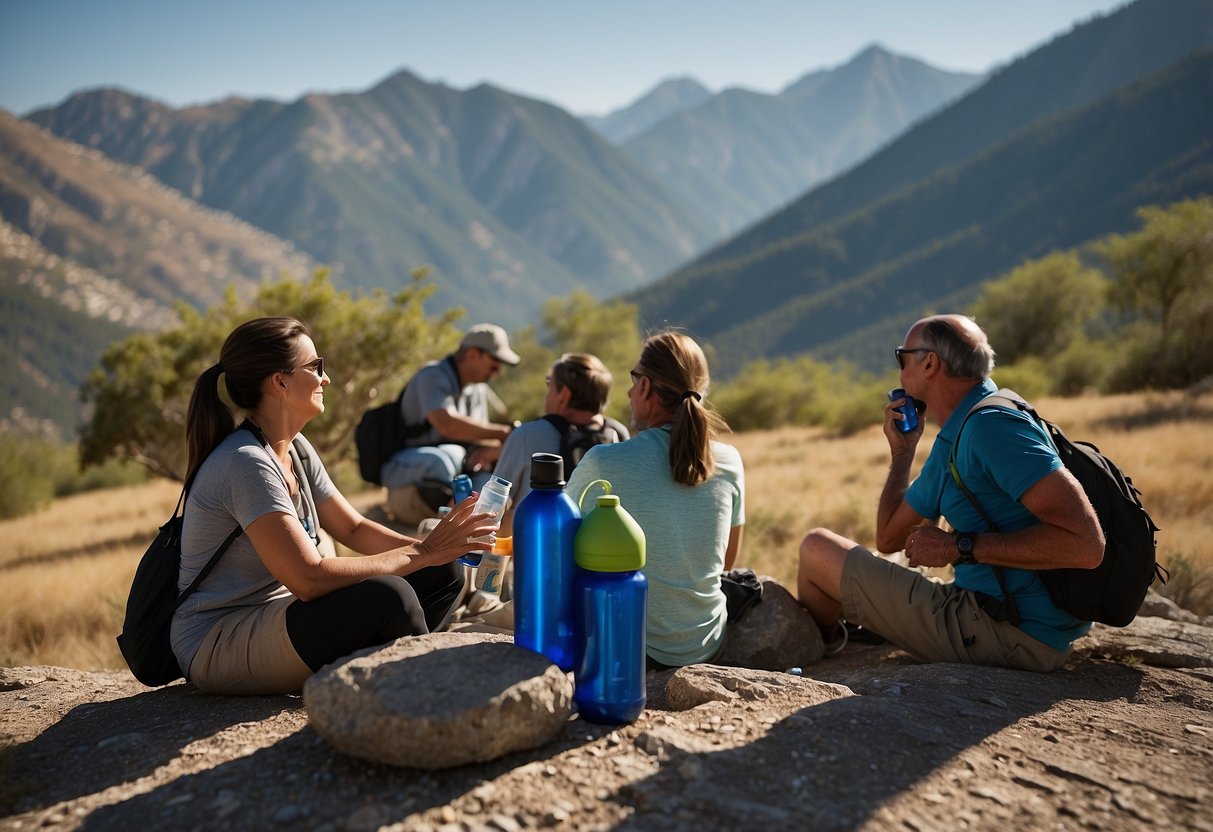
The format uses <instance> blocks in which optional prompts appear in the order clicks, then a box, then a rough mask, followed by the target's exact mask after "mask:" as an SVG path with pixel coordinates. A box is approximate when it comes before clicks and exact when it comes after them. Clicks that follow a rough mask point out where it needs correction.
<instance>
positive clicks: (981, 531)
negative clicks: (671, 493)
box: [797, 315, 1104, 671]
mask: <svg viewBox="0 0 1213 832" xmlns="http://www.w3.org/2000/svg"><path fill="white" fill-rule="evenodd" d="M895 354H896V358H897V362H898V365H899V366H900V368H901V386H902V387H903V388H905V391H906V394H907V395H908V396H911V397H913V398H914V399H915V400H916V401H918V402H920V403H921V404H922V405H925V408H926V409H925V414H927V415H930V416H933V417H934V418H935V419H936V420H937V421H938V422H939V424H940V431H939V435H938V437H937V438H936V440H935V444H934V445H933V446H932V448H931V451H930V453H929V454H928V456H927V459H926V461H925V463H924V464H923V467H922V470H921V472H920V473H919V475H918V477H917V478H916V479H915V480H914V481H913V482H912V483H911V482H910V481H909V475H910V470H911V467H912V465H913V462H914V456H915V452H916V450H917V446H918V441H919V439H921V438H922V430H923V428H922V425H921V424H920V425H919V426H918V427H916V428H914V429H913V430H911V431H909V432H908V433H903V432H902V431H900V430H898V428H897V426H896V424H895V422H896V421H898V420H900V419H901V418H902V417H901V414H900V413H898V412H897V407H898V406H899V405H901V404H902V401H901V400H897V401H892V402H889V403H887V404H886V405H885V422H884V433H885V437H886V438H887V439H888V442H889V448H890V451H891V455H892V461H891V464H890V467H889V475H888V479H887V480H886V482H885V486H884V489H883V491H882V492H881V496H880V503H879V507H878V509H877V516H876V542H877V547H878V548H879V549H880V551H882V552H895V551H899V550H904V551H905V554H906V557H907V558H908V560H909V563H910V566H912V567H919V566H926V567H938V566H946V565H948V564H951V565H953V566H954V572H955V580H954V581H953V582H952V583H946V584H941V583H937V582H935V581H931V580H930V579H928V578H926V577H925V576H923V575H921V574H919V573H918V572H915V571H914V570H912V569H906V568H904V567H901V566H899V565H897V564H895V563H893V562H891V561H887V560H883V559H881V558H878V557H876V556H875V555H873V554H872V553H871V552H870V551H868V550H867V549H865V548H864V547H862V546H860V545H858V544H857V543H855V542H854V541H852V540H847V539H846V538H844V537H842V536H841V535H838V534H835V533H834V532H831V531H829V530H827V529H815V530H813V531H812V532H810V533H809V535H808V536H807V537H806V538H805V539H804V542H803V543H802V544H801V547H800V565H799V574H798V578H797V589H798V595H799V600H800V602H801V604H803V605H804V606H806V607H807V608H808V609H809V611H810V612H811V613H812V614H813V617H814V619H816V621H817V623H818V624H819V625H820V626H821V627H822V631H823V635H824V636H825V637H826V639H827V642H828V643H834V644H838V642H840V641H843V640H844V639H845V635H846V632H847V630H846V626H847V622H850V623H851V624H853V625H854V624H857V625H860V626H862V627H864V628H867V629H868V630H871V631H873V632H875V633H878V634H879V635H882V636H884V637H885V638H887V639H888V640H889V641H892V642H893V643H895V644H897V645H898V646H900V647H902V648H904V649H905V650H907V651H908V652H910V653H911V654H913V655H915V656H917V657H918V658H921V659H924V660H926V661H953V662H967V663H973V664H985V665H995V666H1003V667H1012V668H1019V669H1024V670H1038V671H1050V670H1055V669H1057V668H1058V667H1060V666H1061V665H1062V664H1064V663H1065V660H1066V657H1067V656H1068V655H1069V652H1070V647H1071V644H1072V642H1073V641H1074V640H1075V639H1076V638H1078V637H1079V636H1081V635H1083V634H1084V633H1086V632H1087V630H1089V629H1090V626H1091V625H1090V622H1086V621H1080V620H1078V619H1076V618H1074V617H1073V616H1072V615H1070V614H1069V613H1067V612H1065V611H1063V610H1061V609H1059V608H1058V607H1057V606H1056V605H1055V604H1054V603H1053V601H1052V599H1051V597H1050V596H1049V593H1048V590H1047V589H1046V588H1045V586H1044V584H1043V583H1042V582H1041V580H1040V577H1039V575H1038V574H1037V573H1038V572H1039V571H1040V570H1043V569H1061V568H1076V569H1085V568H1093V567H1095V566H1098V565H1099V563H1100V561H1101V560H1102V559H1103V546H1104V538H1103V532H1102V531H1101V529H1100V526H1099V521H1098V519H1097V518H1096V516H1095V511H1094V509H1093V508H1092V507H1091V504H1090V502H1089V501H1088V500H1087V497H1086V494H1084V493H1083V490H1082V487H1081V486H1080V485H1079V484H1078V481H1077V480H1075V479H1074V477H1073V476H1072V475H1071V474H1070V472H1069V471H1067V470H1066V468H1065V467H1064V466H1063V465H1062V462H1061V459H1060V458H1059V457H1058V455H1057V451H1056V449H1055V448H1054V447H1053V445H1052V443H1051V442H1050V440H1049V437H1048V435H1047V434H1046V433H1045V431H1044V429H1043V428H1042V427H1041V426H1040V425H1039V424H1037V423H1036V422H1035V421H1034V420H1033V419H1032V418H1031V417H1030V416H1028V415H1027V414H1025V413H1022V412H1020V411H1018V410H1014V411H1012V410H1010V409H1008V408H1003V407H997V408H990V409H988V410H982V411H979V412H978V413H975V414H973V416H972V417H971V418H970V419H969V421H968V424H967V425H966V426H965V429H964V431H963V433H962V434H961V436H960V443H959V445H958V446H957V448H956V466H957V469H958V472H959V474H960V478H961V480H962V481H963V482H964V483H965V485H966V486H967V487H968V488H969V490H970V491H971V492H972V493H973V496H974V497H975V498H976V500H977V501H978V502H979V503H980V505H981V506H982V507H983V509H984V510H985V511H986V513H987V515H989V517H990V519H991V520H992V521H993V522H994V523H995V524H996V526H997V527H998V529H999V531H993V530H991V529H990V528H989V527H988V526H987V524H986V522H985V520H984V519H983V518H982V517H981V514H980V513H979V512H978V510H977V509H976V508H975V507H974V506H973V504H972V502H970V500H969V499H968V498H967V497H966V496H965V494H964V492H962V491H961V490H960V488H959V487H958V486H957V485H956V483H955V481H954V480H953V478H952V476H951V474H950V472H949V470H948V460H949V458H950V456H951V452H952V448H953V445H954V444H955V443H956V439H957V434H958V433H960V426H961V424H962V423H963V422H964V420H965V416H966V415H967V414H968V413H969V410H970V409H971V408H972V406H973V405H974V404H976V403H977V402H979V401H981V400H982V399H984V398H986V397H987V396H990V395H992V394H993V393H995V392H996V390H997V386H996V385H995V384H994V382H993V381H991V379H990V373H991V372H992V371H993V369H994V351H993V349H992V348H991V347H990V344H989V342H988V340H987V338H986V335H985V333H984V332H983V331H982V330H981V328H980V327H978V326H977V324H976V323H975V322H974V321H973V320H972V319H970V318H966V317H963V316H960V315H938V316H933V317H930V318H925V319H923V320H920V321H918V322H917V323H915V324H914V325H913V326H912V327H911V328H910V330H909V332H907V333H906V337H905V342H904V345H903V346H900V347H898V348H897V349H896V351H895ZM941 517H942V518H944V519H946V520H947V522H948V525H949V526H951V527H952V529H954V530H955V531H952V532H948V531H944V530H943V529H941V528H939V527H938V525H937V524H938V521H939V519H940V518H941ZM995 567H1000V568H1001V572H1002V582H1001V584H1000V582H999V579H998V576H997V574H996V571H995ZM1008 594H1009V595H1010V596H1011V598H1010V603H1008V599H1007V598H1006V595H1008ZM1010 609H1014V610H1016V611H1017V612H1018V619H1019V620H1018V622H1017V623H1014V616H1013V615H1008V611H1009V610H1010ZM840 619H841V620H840Z"/></svg>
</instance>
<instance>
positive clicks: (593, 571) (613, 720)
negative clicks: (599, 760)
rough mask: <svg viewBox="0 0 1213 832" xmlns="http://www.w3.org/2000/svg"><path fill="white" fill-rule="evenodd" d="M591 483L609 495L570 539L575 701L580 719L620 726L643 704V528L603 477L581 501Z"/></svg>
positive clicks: (645, 590) (645, 592) (646, 587)
mask: <svg viewBox="0 0 1213 832" xmlns="http://www.w3.org/2000/svg"><path fill="white" fill-rule="evenodd" d="M596 484H600V485H602V487H603V490H604V491H606V492H607V493H605V494H603V495H602V496H600V497H598V500H597V505H596V506H595V508H594V509H593V510H592V511H591V512H590V513H589V514H587V515H585V517H584V518H583V519H582V521H581V528H579V529H578V530H577V535H576V536H575V537H574V539H573V558H574V561H575V562H576V564H577V570H576V574H575V576H574V578H573V616H574V617H573V622H574V627H573V634H574V645H575V663H574V668H573V672H574V679H575V680H576V683H577V684H576V688H575V689H574V693H573V699H574V701H575V702H576V703H577V710H578V713H580V715H581V717H582V718H583V719H586V720H589V721H590V722H597V723H601V724H605V725H623V724H625V723H628V722H633V721H635V719H636V718H637V717H639V716H640V714H641V713H642V712H643V711H644V706H645V683H644V675H645V627H646V626H647V618H648V596H649V584H648V580H647V579H646V578H645V576H644V572H642V571H641V569H642V568H643V567H644V556H645V539H644V530H643V529H641V528H640V524H639V523H637V522H636V520H635V519H634V518H633V517H632V515H630V514H628V513H627V511H625V510H624V508H623V507H622V506H621V505H620V504H619V497H618V495H615V494H612V493H610V492H611V484H610V483H609V482H607V481H606V480H595V481H594V482H592V483H590V484H589V486H587V487H586V490H585V492H583V493H582V495H581V500H582V502H584V501H585V497H586V493H588V492H589V489H590V488H592V487H593V486H594V485H596Z"/></svg>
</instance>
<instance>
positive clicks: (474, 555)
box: [451, 474, 481, 566]
mask: <svg viewBox="0 0 1213 832" xmlns="http://www.w3.org/2000/svg"><path fill="white" fill-rule="evenodd" d="M451 493H452V494H453V497H452V499H451V502H452V503H454V504H455V505H459V504H460V503H462V502H463V501H464V500H466V499H467V498H468V497H471V496H472V478H471V477H469V476H468V475H467V474H456V475H455V478H454V479H453V480H451ZM480 557H481V555H480V552H468V553H467V554H466V555H460V556H459V562H460V563H462V564H464V565H466V566H479V565H480Z"/></svg>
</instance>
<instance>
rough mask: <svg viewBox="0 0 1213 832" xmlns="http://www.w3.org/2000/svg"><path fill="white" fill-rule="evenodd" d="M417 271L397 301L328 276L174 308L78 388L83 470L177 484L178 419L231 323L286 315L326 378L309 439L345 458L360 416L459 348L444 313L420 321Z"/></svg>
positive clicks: (422, 291) (423, 294)
mask: <svg viewBox="0 0 1213 832" xmlns="http://www.w3.org/2000/svg"><path fill="white" fill-rule="evenodd" d="M425 280H426V272H425V271H424V270H418V271H417V272H414V274H413V282H412V283H411V284H410V285H409V286H407V287H406V288H405V289H404V290H403V291H401V292H400V293H399V294H397V295H395V296H393V297H390V298H389V297H388V296H387V295H386V294H385V293H384V292H382V291H375V292H373V293H371V294H370V295H367V296H361V297H354V296H352V295H351V294H350V293H348V292H342V291H337V290H336V289H335V288H334V286H333V284H332V282H331V281H330V279H329V273H328V271H327V270H325V269H321V270H318V271H317V272H316V273H315V274H314V275H313V276H312V278H311V279H310V280H308V281H307V282H302V283H301V282H298V281H294V280H290V279H286V280H282V281H279V282H275V283H268V284H265V285H263V286H262V287H261V288H260V289H259V290H258V292H257V294H256V296H255V297H254V298H253V299H252V300H251V301H250V302H248V303H242V302H241V301H240V300H239V299H238V298H237V297H236V295H235V292H234V291H231V290H229V292H228V294H227V297H226V298H225V300H224V301H223V302H222V303H220V304H218V305H216V306H214V307H212V308H210V309H208V310H206V311H205V312H199V311H197V310H195V309H193V308H191V307H189V306H187V305H185V304H179V305H178V307H177V313H178V315H179V316H180V318H181V326H180V327H178V328H176V329H172V330H167V331H164V332H158V333H141V334H137V335H132V336H130V337H129V338H127V339H125V340H123V341H121V342H119V343H117V344H115V345H114V346H112V347H111V348H110V349H108V350H107V351H106V352H105V354H104V355H103V356H102V359H101V366H100V368H98V369H96V370H94V371H93V373H92V374H91V375H90V377H89V379H88V381H87V382H86V383H85V385H84V386H83V388H82V391H81V395H82V397H83V399H84V401H85V402H86V404H88V405H90V406H91V409H92V417H91V419H90V420H89V422H88V424H87V425H86V426H85V428H84V431H83V433H82V437H81V444H80V454H81V464H82V465H83V466H89V465H97V464H100V463H102V462H105V461H106V460H107V459H111V458H118V459H130V460H134V461H137V462H140V463H142V464H143V465H146V466H147V467H148V468H149V469H150V470H152V471H153V472H155V473H157V474H160V475H163V476H167V477H171V478H174V479H180V478H181V477H182V475H183V472H184V470H185V414H186V409H187V407H188V404H189V397H190V394H191V392H192V391H193V386H194V382H195V380H196V379H197V377H198V375H199V373H201V372H202V371H203V370H204V369H206V367H208V366H210V365H211V364H213V363H214V362H215V361H216V360H217V359H218V356H219V348H220V346H221V345H222V344H223V340H224V338H226V337H227V335H228V333H229V332H231V330H232V329H234V328H235V327H236V326H237V325H238V324H240V323H241V322H243V321H246V320H249V319H250V318H255V317H260V316H263V315H290V316H293V317H296V318H298V319H300V320H301V321H303V322H304V323H306V324H307V326H308V328H309V329H310V330H311V332H312V336H313V338H314V339H315V341H316V346H317V348H318V350H319V351H320V354H321V355H323V356H324V357H325V369H326V372H328V374H329V376H330V378H331V379H332V384H331V385H330V386H329V388H328V393H327V395H326V396H325V413H324V414H323V415H321V416H320V417H318V418H317V419H315V420H314V421H313V422H312V423H310V424H309V425H308V431H307V435H308V438H309V439H310V440H311V441H312V443H313V444H314V445H315V446H316V449H317V450H318V451H319V452H320V453H321V454H323V455H324V456H325V458H326V461H329V462H330V463H331V462H335V461H339V460H341V459H343V458H345V457H347V456H352V454H353V452H354V449H353V443H352V441H351V437H352V435H353V431H354V427H355V426H356V425H357V423H358V420H359V419H360V418H361V416H362V413H363V411H364V410H365V409H366V408H367V407H369V406H371V405H374V404H377V403H379V402H382V401H383V398H384V397H385V396H395V395H396V394H397V393H398V392H399V391H400V388H401V386H402V385H403V384H404V382H405V381H407V379H408V378H409V376H410V375H411V374H412V373H413V371H415V370H416V369H417V368H418V367H419V366H420V365H421V364H423V363H424V362H425V361H428V360H430V359H432V358H434V357H436V356H440V355H442V354H443V353H444V352H445V351H449V350H450V349H452V348H453V347H454V346H455V344H457V343H458V340H459V331H458V330H457V329H456V328H455V326H454V321H455V320H456V319H457V318H458V317H459V316H461V315H462V314H463V313H462V311H461V310H457V309H456V310H451V311H448V312H446V313H444V314H442V315H440V316H439V317H438V318H436V319H431V318H427V317H426V315H425V311H424V308H423V303H424V301H425V300H426V299H427V298H428V297H429V296H430V295H432V294H433V292H434V287H433V286H432V285H428V284H426V282H425Z"/></svg>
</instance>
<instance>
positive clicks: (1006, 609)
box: [948, 387, 1052, 627]
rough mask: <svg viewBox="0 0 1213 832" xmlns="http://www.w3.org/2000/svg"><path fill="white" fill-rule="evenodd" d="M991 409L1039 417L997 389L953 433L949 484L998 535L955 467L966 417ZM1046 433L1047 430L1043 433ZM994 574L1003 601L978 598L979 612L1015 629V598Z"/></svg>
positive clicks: (1002, 575)
mask: <svg viewBox="0 0 1213 832" xmlns="http://www.w3.org/2000/svg"><path fill="white" fill-rule="evenodd" d="M993 408H1002V409H1003V410H1020V411H1023V412H1025V413H1028V414H1030V415H1031V416H1032V418H1034V419H1036V420H1037V421H1040V417H1039V416H1037V415H1036V410H1035V408H1033V407H1032V405H1030V404H1028V402H1027V401H1026V400H1025V399H1024V398H1023V397H1022V396H1020V395H1019V394H1018V393H1016V392H1015V391H1014V390H1011V389H1010V388H1008V387H1002V388H999V390H998V391H997V392H996V393H993V394H992V395H989V396H986V397H985V398H983V399H981V400H980V401H978V402H977V403H975V404H974V405H973V406H972V407H970V408H969V412H968V413H966V414H965V415H964V419H963V420H961V423H960V427H959V428H958V429H957V430H956V441H954V442H953V443H952V452H951V453H950V454H948V472H949V473H950V474H951V475H952V481H953V482H955V483H956V487H957V488H959V489H960V492H961V493H962V494H964V495H965V498H966V499H968V501H969V503H970V504H972V506H973V508H975V509H977V513H978V514H980V515H981V519H982V520H984V521H985V523H986V526H988V527H989V528H990V530H991V531H994V532H1001V531H1002V529H1000V528H999V527H998V524H997V523H995V522H994V518H992V517H990V515H989V514H987V513H986V510H985V509H984V508H982V507H981V503H979V502H978V501H977V497H975V496H974V495H973V492H972V491H970V490H969V487H968V486H967V485H965V484H964V480H963V479H962V478H961V476H960V469H959V468H957V467H956V451H957V449H958V448H959V447H960V436H961V434H962V433H963V432H964V428H965V425H967V424H968V423H969V417H971V416H972V415H973V414H974V413H977V412H978V411H981V410H991V409H993ZM1046 433H1047V431H1046ZM1050 441H1052V439H1050ZM990 569H992V570H993V571H994V577H995V578H996V579H997V580H998V588H999V589H1001V590H1002V598H991V597H990V596H988V595H983V596H981V606H982V609H984V610H985V611H986V613H988V614H989V615H990V616H991V617H992V618H994V619H996V620H998V621H1007V622H1009V623H1011V624H1013V625H1015V626H1016V627H1018V626H1019V622H1020V621H1021V619H1020V616H1019V608H1018V606H1016V604H1015V596H1014V595H1012V594H1011V593H1010V592H1008V591H1007V582H1006V573H1005V572H1004V570H1003V567H1001V566H993V565H991V566H990Z"/></svg>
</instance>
